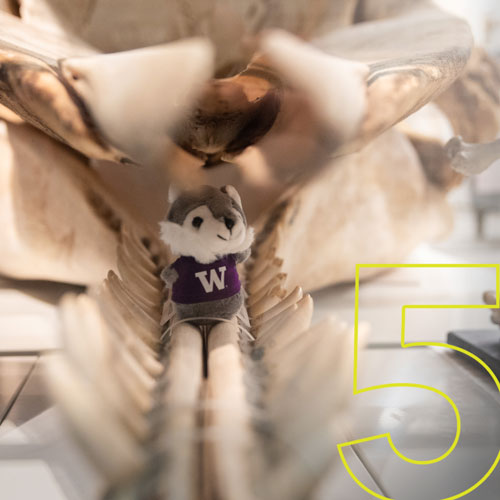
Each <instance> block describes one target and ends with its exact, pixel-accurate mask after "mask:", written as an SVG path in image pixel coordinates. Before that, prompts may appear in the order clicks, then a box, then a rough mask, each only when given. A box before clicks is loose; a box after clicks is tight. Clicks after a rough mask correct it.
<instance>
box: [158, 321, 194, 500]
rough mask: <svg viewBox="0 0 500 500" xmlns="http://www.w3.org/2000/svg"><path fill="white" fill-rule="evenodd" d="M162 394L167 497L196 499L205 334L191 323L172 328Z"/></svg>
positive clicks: (162, 484)
mask: <svg viewBox="0 0 500 500" xmlns="http://www.w3.org/2000/svg"><path fill="white" fill-rule="evenodd" d="M168 347H169V351H168V359H167V363H166V372H165V380H167V381H168V385H167V387H166V390H165V394H164V396H163V403H164V405H165V409H166V414H165V421H164V422H163V424H162V427H163V430H162V432H163V435H162V437H161V440H162V443H163V446H164V450H165V451H166V453H167V460H168V463H169V467H167V468H166V470H165V471H164V472H163V473H162V474H161V476H160V490H161V492H162V494H163V495H165V496H164V498H177V499H179V500H194V499H195V498H198V497H197V493H198V491H197V487H198V484H199V477H198V471H199V465H200V464H199V462H198V458H197V450H198V449H199V446H198V443H197V441H196V440H195V438H194V436H195V433H196V431H197V411H196V409H197V405H198V399H199V397H200V391H201V387H202V378H203V362H202V349H203V348H202V338H201V333H200V331H199V330H198V329H197V328H195V327H194V326H192V325H190V324H188V323H182V324H180V325H178V326H176V327H175V328H174V329H173V332H172V336H171V339H170V342H169V346H168Z"/></svg>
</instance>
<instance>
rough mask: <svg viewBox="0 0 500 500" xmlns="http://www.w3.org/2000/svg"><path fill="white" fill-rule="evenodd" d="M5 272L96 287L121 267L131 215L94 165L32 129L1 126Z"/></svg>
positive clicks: (0, 261)
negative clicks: (119, 250) (122, 233)
mask: <svg viewBox="0 0 500 500" xmlns="http://www.w3.org/2000/svg"><path fill="white" fill-rule="evenodd" d="M0 150H1V157H2V159H3V168H2V169H1V177H0V204H1V207H2V209H1V210H0V215H1V224H0V233H1V240H2V245H1V246H0V256H1V258H0V271H1V272H2V273H4V274H6V275H8V276H11V277H15V278H22V279H48V280H56V281H62V282H66V283H76V284H90V283H98V282H100V281H102V279H103V277H105V276H106V273H107V271H108V270H109V269H115V268H116V245H117V242H118V240H119V229H120V226H121V224H122V223H123V222H124V221H129V222H130V223H131V221H132V218H131V217H130V216H129V215H128V214H127V213H126V211H125V210H124V209H123V208H122V207H120V206H119V205H118V204H117V203H116V202H115V201H114V199H113V198H112V197H111V196H110V195H109V192H108V191H107V190H106V189H105V188H104V187H103V186H102V184H101V183H100V181H99V178H98V176H97V175H96V174H95V173H94V172H92V170H91V169H90V168H89V167H88V165H87V163H86V162H85V161H84V160H83V159H82V158H81V157H80V156H78V155H77V154H75V153H74V152H72V151H71V150H70V149H68V148H67V147H65V146H63V145H61V144H59V143H57V142H55V141H54V140H53V139H51V138H50V137H48V136H46V135H44V134H42V133H41V132H39V131H38V130H36V129H34V128H33V127H31V126H29V125H16V124H10V123H5V122H1V123H0Z"/></svg>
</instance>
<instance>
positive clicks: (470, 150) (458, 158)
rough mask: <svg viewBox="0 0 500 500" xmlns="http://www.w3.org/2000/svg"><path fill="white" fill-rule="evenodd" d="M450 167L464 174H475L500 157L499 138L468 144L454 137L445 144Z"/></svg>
mask: <svg viewBox="0 0 500 500" xmlns="http://www.w3.org/2000/svg"><path fill="white" fill-rule="evenodd" d="M446 151H447V153H448V156H449V158H450V159H451V165H452V167H453V168H454V169H455V170H456V171H457V172H460V173H461V174H464V175H477V174H480V173H481V172H484V171H485V170H487V169H488V168H489V167H491V165H493V164H494V163H495V162H496V161H497V160H498V159H500V139H497V140H496V141H493V142H490V143H487V144H469V143H467V142H464V141H463V140H462V138H461V137H454V138H453V139H451V140H450V141H449V142H448V144H447V145H446Z"/></svg>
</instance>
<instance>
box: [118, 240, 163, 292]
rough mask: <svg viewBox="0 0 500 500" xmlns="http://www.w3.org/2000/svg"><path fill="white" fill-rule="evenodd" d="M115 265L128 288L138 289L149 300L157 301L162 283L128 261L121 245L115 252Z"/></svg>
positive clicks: (156, 277)
mask: <svg viewBox="0 0 500 500" xmlns="http://www.w3.org/2000/svg"><path fill="white" fill-rule="evenodd" d="M117 264H118V271H119V272H120V275H121V277H122V279H123V281H126V282H127V283H128V284H129V286H130V287H136V288H137V289H140V290H141V292H142V293H145V294H147V295H148V298H150V300H152V301H157V300H158V297H159V295H160V294H161V290H162V288H163V283H162V281H161V280H160V278H159V277H158V276H153V275H152V274H151V273H147V272H146V271H144V269H141V268H140V267H139V265H138V264H136V263H135V262H134V261H133V260H132V261H131V260H130V259H128V258H127V256H126V254H125V251H124V250H123V249H122V247H121V245H120V246H119V247H118V251H117Z"/></svg>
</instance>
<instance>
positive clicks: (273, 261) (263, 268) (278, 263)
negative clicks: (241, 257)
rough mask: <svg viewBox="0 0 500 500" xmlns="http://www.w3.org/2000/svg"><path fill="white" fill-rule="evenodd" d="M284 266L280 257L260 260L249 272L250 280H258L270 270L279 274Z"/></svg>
mask: <svg viewBox="0 0 500 500" xmlns="http://www.w3.org/2000/svg"><path fill="white" fill-rule="evenodd" d="M282 266H283V259H280V258H279V257H274V258H265V259H264V258H261V259H258V260H257V262H255V264H254V266H253V267H252V268H251V269H250V271H249V272H248V278H249V280H252V281H253V280H255V279H258V278H259V277H260V276H262V274H263V273H264V272H267V270H268V269H273V270H274V271H275V273H278V272H279V271H280V269H281V267H282Z"/></svg>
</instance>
